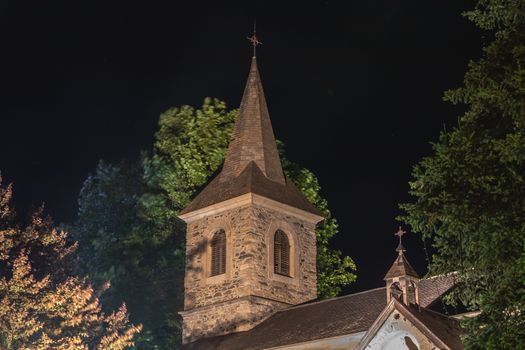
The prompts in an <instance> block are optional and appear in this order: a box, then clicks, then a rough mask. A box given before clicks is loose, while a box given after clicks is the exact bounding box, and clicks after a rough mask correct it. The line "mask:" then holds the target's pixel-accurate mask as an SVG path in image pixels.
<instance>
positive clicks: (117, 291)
mask: <svg viewBox="0 0 525 350" xmlns="http://www.w3.org/2000/svg"><path fill="white" fill-rule="evenodd" d="M237 113H238V112H237V110H229V109H228V108H227V107H226V105H225V103H224V102H221V101H219V100H216V99H209V98H207V99H205V101H204V103H203V105H202V107H201V108H198V109H196V108H193V107H191V106H182V107H178V108H172V109H169V110H168V111H166V112H165V113H163V114H162V115H161V117H160V120H159V130H158V132H157V133H156V135H155V139H156V141H155V144H154V149H153V152H152V153H151V154H150V155H147V156H146V155H144V156H143V157H142V159H141V162H140V164H141V166H136V165H132V164H130V163H122V164H118V165H110V164H107V163H103V162H102V163H100V164H99V166H98V168H97V170H96V172H95V173H94V174H93V175H91V176H90V177H88V179H87V180H86V182H85V183H84V186H83V189H82V191H81V195H80V198H79V219H78V221H77V222H76V223H75V224H74V225H73V228H72V230H73V232H74V233H75V239H77V240H79V242H80V246H81V257H82V266H83V269H84V271H87V272H89V273H90V275H92V276H98V280H99V282H102V281H104V280H105V279H108V278H109V279H111V281H112V285H113V286H114V293H113V294H110V295H109V298H110V299H111V305H117V304H118V303H119V302H120V301H121V300H126V301H127V303H128V306H129V309H130V312H131V316H132V317H133V318H134V320H140V322H141V323H143V324H144V331H143V332H142V335H141V337H142V338H141V340H142V341H139V342H138V348H140V349H156V348H158V349H164V348H174V347H175V346H176V345H177V344H178V343H179V342H180V339H179V338H178V336H179V335H180V329H179V327H180V319H179V317H178V316H177V314H176V311H178V310H180V309H181V308H182V301H183V278H184V254H185V247H184V243H185V225H184V223H183V222H182V221H181V220H179V219H178V218H177V213H178V212H179V211H180V210H181V209H183V208H184V207H185V206H186V205H187V204H188V203H189V201H190V200H191V199H192V198H193V196H194V195H195V194H196V193H197V192H198V191H199V189H200V188H202V186H204V185H205V184H206V183H207V182H208V181H209V180H210V179H211V178H212V176H213V175H214V174H215V173H216V172H217V171H218V170H219V167H220V166H221V164H222V162H223V160H224V157H225V154H226V149H227V146H228V143H229V141H230V135H231V131H232V128H233V123H234V121H235V118H236V116H237ZM280 148H281V159H282V161H283V167H284V170H285V173H286V175H287V176H289V177H290V178H291V179H292V180H293V181H294V182H295V183H296V185H297V186H298V188H299V189H301V190H302V191H303V193H305V195H306V197H307V198H308V199H309V200H310V201H311V202H312V203H314V204H315V205H316V206H317V207H318V208H319V209H320V210H321V211H322V212H323V214H325V221H324V222H323V223H321V224H320V225H319V228H318V230H317V239H318V266H319V271H318V277H319V278H318V288H319V295H320V296H321V297H331V296H334V295H336V294H338V293H339V291H340V290H341V287H342V286H344V285H347V284H349V283H351V282H353V281H354V280H355V275H354V274H353V273H352V272H351V271H352V270H353V269H355V265H354V263H353V261H352V259H351V258H350V257H343V256H342V254H341V252H339V251H337V250H333V249H331V248H330V247H329V240H330V238H331V237H333V236H334V235H335V234H337V233H338V231H337V222H336V220H335V219H334V218H333V217H331V215H330V211H329V209H328V204H327V202H326V200H325V199H323V198H322V197H321V196H320V194H319V191H320V187H319V183H318V181H317V178H316V177H315V175H314V174H313V173H311V172H310V171H308V170H307V169H304V168H302V167H300V166H299V165H297V164H294V163H292V162H290V161H288V160H287V159H286V157H285V156H284V152H283V147H280ZM82 247H83V248H82Z"/></svg>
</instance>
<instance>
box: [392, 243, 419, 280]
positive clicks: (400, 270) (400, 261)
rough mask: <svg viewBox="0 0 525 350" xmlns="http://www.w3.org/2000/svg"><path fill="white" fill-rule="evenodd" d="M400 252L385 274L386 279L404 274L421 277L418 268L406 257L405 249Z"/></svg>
mask: <svg viewBox="0 0 525 350" xmlns="http://www.w3.org/2000/svg"><path fill="white" fill-rule="evenodd" d="M398 252H399V254H398V256H397V258H396V260H395V261H394V263H393V264H392V266H391V267H390V269H389V270H388V272H387V273H386V275H385V280H387V279H390V278H394V277H402V276H412V277H415V278H419V276H418V274H417V272H416V270H414V268H413V267H412V265H410V263H409V262H408V260H407V259H406V257H405V254H404V253H403V250H400V251H398Z"/></svg>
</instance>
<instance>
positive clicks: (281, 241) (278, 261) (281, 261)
mask: <svg viewBox="0 0 525 350" xmlns="http://www.w3.org/2000/svg"><path fill="white" fill-rule="evenodd" d="M273 263H274V270H273V271H274V272H275V273H277V274H279V275H285V276H290V242H289V241H288V236H287V235H286V233H284V232H283V231H281V230H277V231H276V232H275V237H274V248H273Z"/></svg>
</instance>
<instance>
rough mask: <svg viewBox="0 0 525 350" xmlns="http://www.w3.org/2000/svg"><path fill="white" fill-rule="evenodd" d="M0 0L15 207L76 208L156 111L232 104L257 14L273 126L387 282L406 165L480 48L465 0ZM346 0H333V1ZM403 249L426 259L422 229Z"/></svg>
mask: <svg viewBox="0 0 525 350" xmlns="http://www.w3.org/2000/svg"><path fill="white" fill-rule="evenodd" d="M218 3H219V2H217V1H209V2H204V1H173V0H172V1H129V0H128V1H121V0H116V1H107V0H106V1H94V0H91V1H64V2H61V1H55V0H48V1H36V0H29V1H20V0H17V1H11V0H1V1H0V171H1V172H2V175H3V177H4V181H5V182H14V185H15V200H16V203H17V205H18V208H19V212H21V213H25V212H27V211H28V209H29V208H30V207H35V206H38V205H40V204H41V203H42V202H45V204H46V210H47V212H48V213H49V214H51V215H52V216H53V217H54V218H55V220H56V221H57V223H58V222H67V221H71V220H74V218H75V215H76V211H77V203H76V198H77V195H78V192H79V190H80V187H81V185H82V182H83V180H84V179H85V178H86V176H87V175H88V174H89V172H92V171H93V170H94V168H95V166H96V163H97V162H98V160H99V159H104V160H107V161H113V162H115V161H118V160H120V159H122V158H135V157H137V155H138V153H139V152H140V150H143V149H151V146H152V142H153V135H154V133H155V131H156V128H157V121H158V116H159V114H160V113H161V112H162V111H164V110H166V109H167V108H169V107H171V106H179V105H182V104H190V105H194V106H200V104H201V103H202V100H203V99H204V97H206V96H211V97H218V98H220V99H222V100H225V101H226V102H227V103H228V105H229V106H231V107H232V108H233V107H237V106H238V105H239V102H240V99H241V95H242V91H243V87H244V84H245V81H246V78H247V74H248V69H249V65H250V58H251V47H250V45H249V42H248V41H247V40H246V36H248V35H250V33H251V29H252V24H253V21H254V19H255V18H256V19H257V34H258V36H259V38H260V40H261V41H262V42H263V45H262V46H260V47H259V49H258V62H259V69H260V72H261V76H262V80H263V85H264V89H265V93H266V98H267V101H268V107H269V110H270V116H271V118H272V122H273V127H274V132H275V134H276V137H277V138H279V139H280V140H282V141H284V143H285V144H286V145H287V151H288V155H289V158H290V159H292V160H293V161H296V162H298V163H300V164H302V165H303V166H305V167H307V168H309V169H310V170H312V171H313V172H314V173H315V174H316V175H317V176H318V177H319V180H320V183H321V185H322V188H323V189H322V194H323V195H324V196H325V197H326V198H327V199H328V201H329V204H330V208H331V209H332V212H333V214H334V216H335V217H336V218H337V219H338V220H339V223H340V229H341V232H340V234H339V237H338V238H336V239H335V240H334V242H333V243H334V244H333V245H334V247H337V248H339V249H341V250H342V251H343V252H344V253H345V254H348V255H350V256H352V257H353V258H354V259H355V261H356V263H357V264H358V282H356V283H355V284H354V285H352V287H351V288H349V291H358V290H363V289H366V288H374V287H379V286H382V285H383V281H382V278H383V276H384V274H385V273H386V271H387V270H388V268H389V267H390V264H391V263H392V262H393V260H394V258H395V251H394V249H395V247H396V240H395V237H394V236H393V233H394V232H395V231H396V229H397V226H398V223H397V222H396V221H395V219H394V218H395V217H396V216H397V215H398V214H399V213H400V211H399V209H398V203H400V202H404V201H407V200H409V198H410V197H409V196H408V181H409V180H410V173H411V171H412V167H413V166H414V165H415V164H416V163H417V162H418V160H419V159H421V158H422V157H423V156H426V155H430V154H431V147H430V142H431V141H436V140H437V138H438V135H439V133H440V131H442V130H443V129H444V128H451V127H453V126H454V125H455V123H456V120H457V117H458V116H459V115H460V114H461V111H462V109H461V107H455V106H452V105H450V104H448V103H445V102H443V101H442V95H443V91H445V90H446V89H449V88H454V87H457V86H459V85H460V84H461V82H462V79H463V75H464V72H465V70H466V67H467V63H468V61H469V59H475V58H477V57H479V55H480V52H481V46H482V44H483V41H482V33H480V32H478V31H477V29H476V28H475V27H474V25H473V24H471V23H470V22H469V21H468V20H467V19H465V18H464V17H462V16H461V15H460V13H461V12H462V11H464V10H466V9H469V8H470V7H471V6H472V2H469V1H448V2H446V1H438V0H433V1H405V0H397V1H360V2H357V1H259V2H257V1H243V2H239V3H234V2H232V1H228V2H224V4H222V6H219V5H218ZM343 4H344V6H343ZM405 245H406V247H407V249H408V252H407V256H408V258H409V260H410V261H411V262H412V264H413V265H414V266H415V268H416V270H417V271H418V272H419V273H421V274H423V273H425V272H426V269H425V266H426V262H425V251H424V249H423V244H422V243H421V241H420V238H419V237H418V236H416V235H409V237H408V238H407V239H406V244H405Z"/></svg>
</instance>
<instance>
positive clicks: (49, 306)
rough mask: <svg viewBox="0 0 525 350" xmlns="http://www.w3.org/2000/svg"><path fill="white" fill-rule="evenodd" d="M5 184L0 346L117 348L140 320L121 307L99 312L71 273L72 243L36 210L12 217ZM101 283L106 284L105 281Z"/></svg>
mask: <svg viewBox="0 0 525 350" xmlns="http://www.w3.org/2000/svg"><path fill="white" fill-rule="evenodd" d="M11 196H12V191H11V186H7V187H4V186H2V183H1V179H0V348H1V349H5V350H11V349H12V350H15V349H16V350H18V349H27V350H30V349H34V350H37V349H38V350H47V349H49V350H60V349H63V350H66V349H79V350H82V349H85V350H88V349H90V350H91V349H93V350H95V349H100V350H121V349H126V348H129V347H130V346H132V345H133V341H132V340H133V336H134V335H135V334H136V333H138V332H139V331H140V328H141V327H140V326H133V325H130V324H129V322H128V317H127V312H126V307H125V306H124V305H122V306H121V307H120V308H119V309H118V311H116V312H112V313H110V314H105V313H103V312H102V311H101V306H100V302H99V294H100V292H101V291H96V290H94V289H93V287H92V286H91V284H90V283H89V281H88V280H87V279H86V278H81V277H78V276H75V275H73V274H72V273H71V272H72V270H73V264H74V259H73V258H72V257H73V255H72V254H73V253H74V251H75V249H76V245H75V244H73V245H70V244H68V243H67V242H66V238H67V234H66V233H65V232H64V231H59V230H57V229H55V228H54V227H53V224H52V222H51V219H49V218H45V217H44V216H43V214H42V210H38V211H36V212H35V213H34V214H33V215H32V217H31V220H30V222H29V224H28V225H21V224H17V223H16V222H15V220H16V217H15V214H14V211H13V209H12V206H11ZM106 287H107V286H106Z"/></svg>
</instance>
